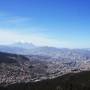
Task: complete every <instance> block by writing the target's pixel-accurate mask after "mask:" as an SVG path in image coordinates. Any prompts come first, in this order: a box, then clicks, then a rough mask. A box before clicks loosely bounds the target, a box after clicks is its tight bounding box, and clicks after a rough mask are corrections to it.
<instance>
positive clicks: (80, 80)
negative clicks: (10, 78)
mask: <svg viewBox="0 0 90 90" xmlns="http://www.w3.org/2000/svg"><path fill="white" fill-rule="evenodd" d="M0 90H90V72H89V71H86V72H80V73H76V74H74V73H71V74H66V75H63V76H61V77H58V78H55V79H51V80H43V81H39V82H35V83H16V84H12V85H9V86H6V87H0Z"/></svg>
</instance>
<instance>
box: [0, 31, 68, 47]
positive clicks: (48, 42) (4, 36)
mask: <svg viewBox="0 0 90 90" xmlns="http://www.w3.org/2000/svg"><path fill="white" fill-rule="evenodd" d="M15 42H28V43H33V44H35V45H39V46H54V47H66V45H67V43H66V42H61V41H59V40H56V39H51V38H47V37H43V36H39V35H37V34H31V33H30V34H22V33H17V32H14V31H10V30H2V29H1V30H0V44H9V43H15Z"/></svg>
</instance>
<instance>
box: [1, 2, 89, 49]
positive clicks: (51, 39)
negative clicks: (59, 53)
mask: <svg viewBox="0 0 90 90" xmlns="http://www.w3.org/2000/svg"><path fill="white" fill-rule="evenodd" d="M89 3H90V1H89V0H13V1H12V0H1V1H0V44H11V43H15V42H27V43H33V44H35V45H38V46H52V47H62V48H90V42H89V41H90V5H89Z"/></svg>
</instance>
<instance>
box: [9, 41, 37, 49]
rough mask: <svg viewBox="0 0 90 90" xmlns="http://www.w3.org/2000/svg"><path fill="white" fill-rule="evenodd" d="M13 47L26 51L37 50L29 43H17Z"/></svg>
mask: <svg viewBox="0 0 90 90" xmlns="http://www.w3.org/2000/svg"><path fill="white" fill-rule="evenodd" d="M11 46H13V47H20V48H25V49H29V48H35V47H36V46H35V45H34V44H32V43H28V42H16V43H13V44H12V45H11Z"/></svg>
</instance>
